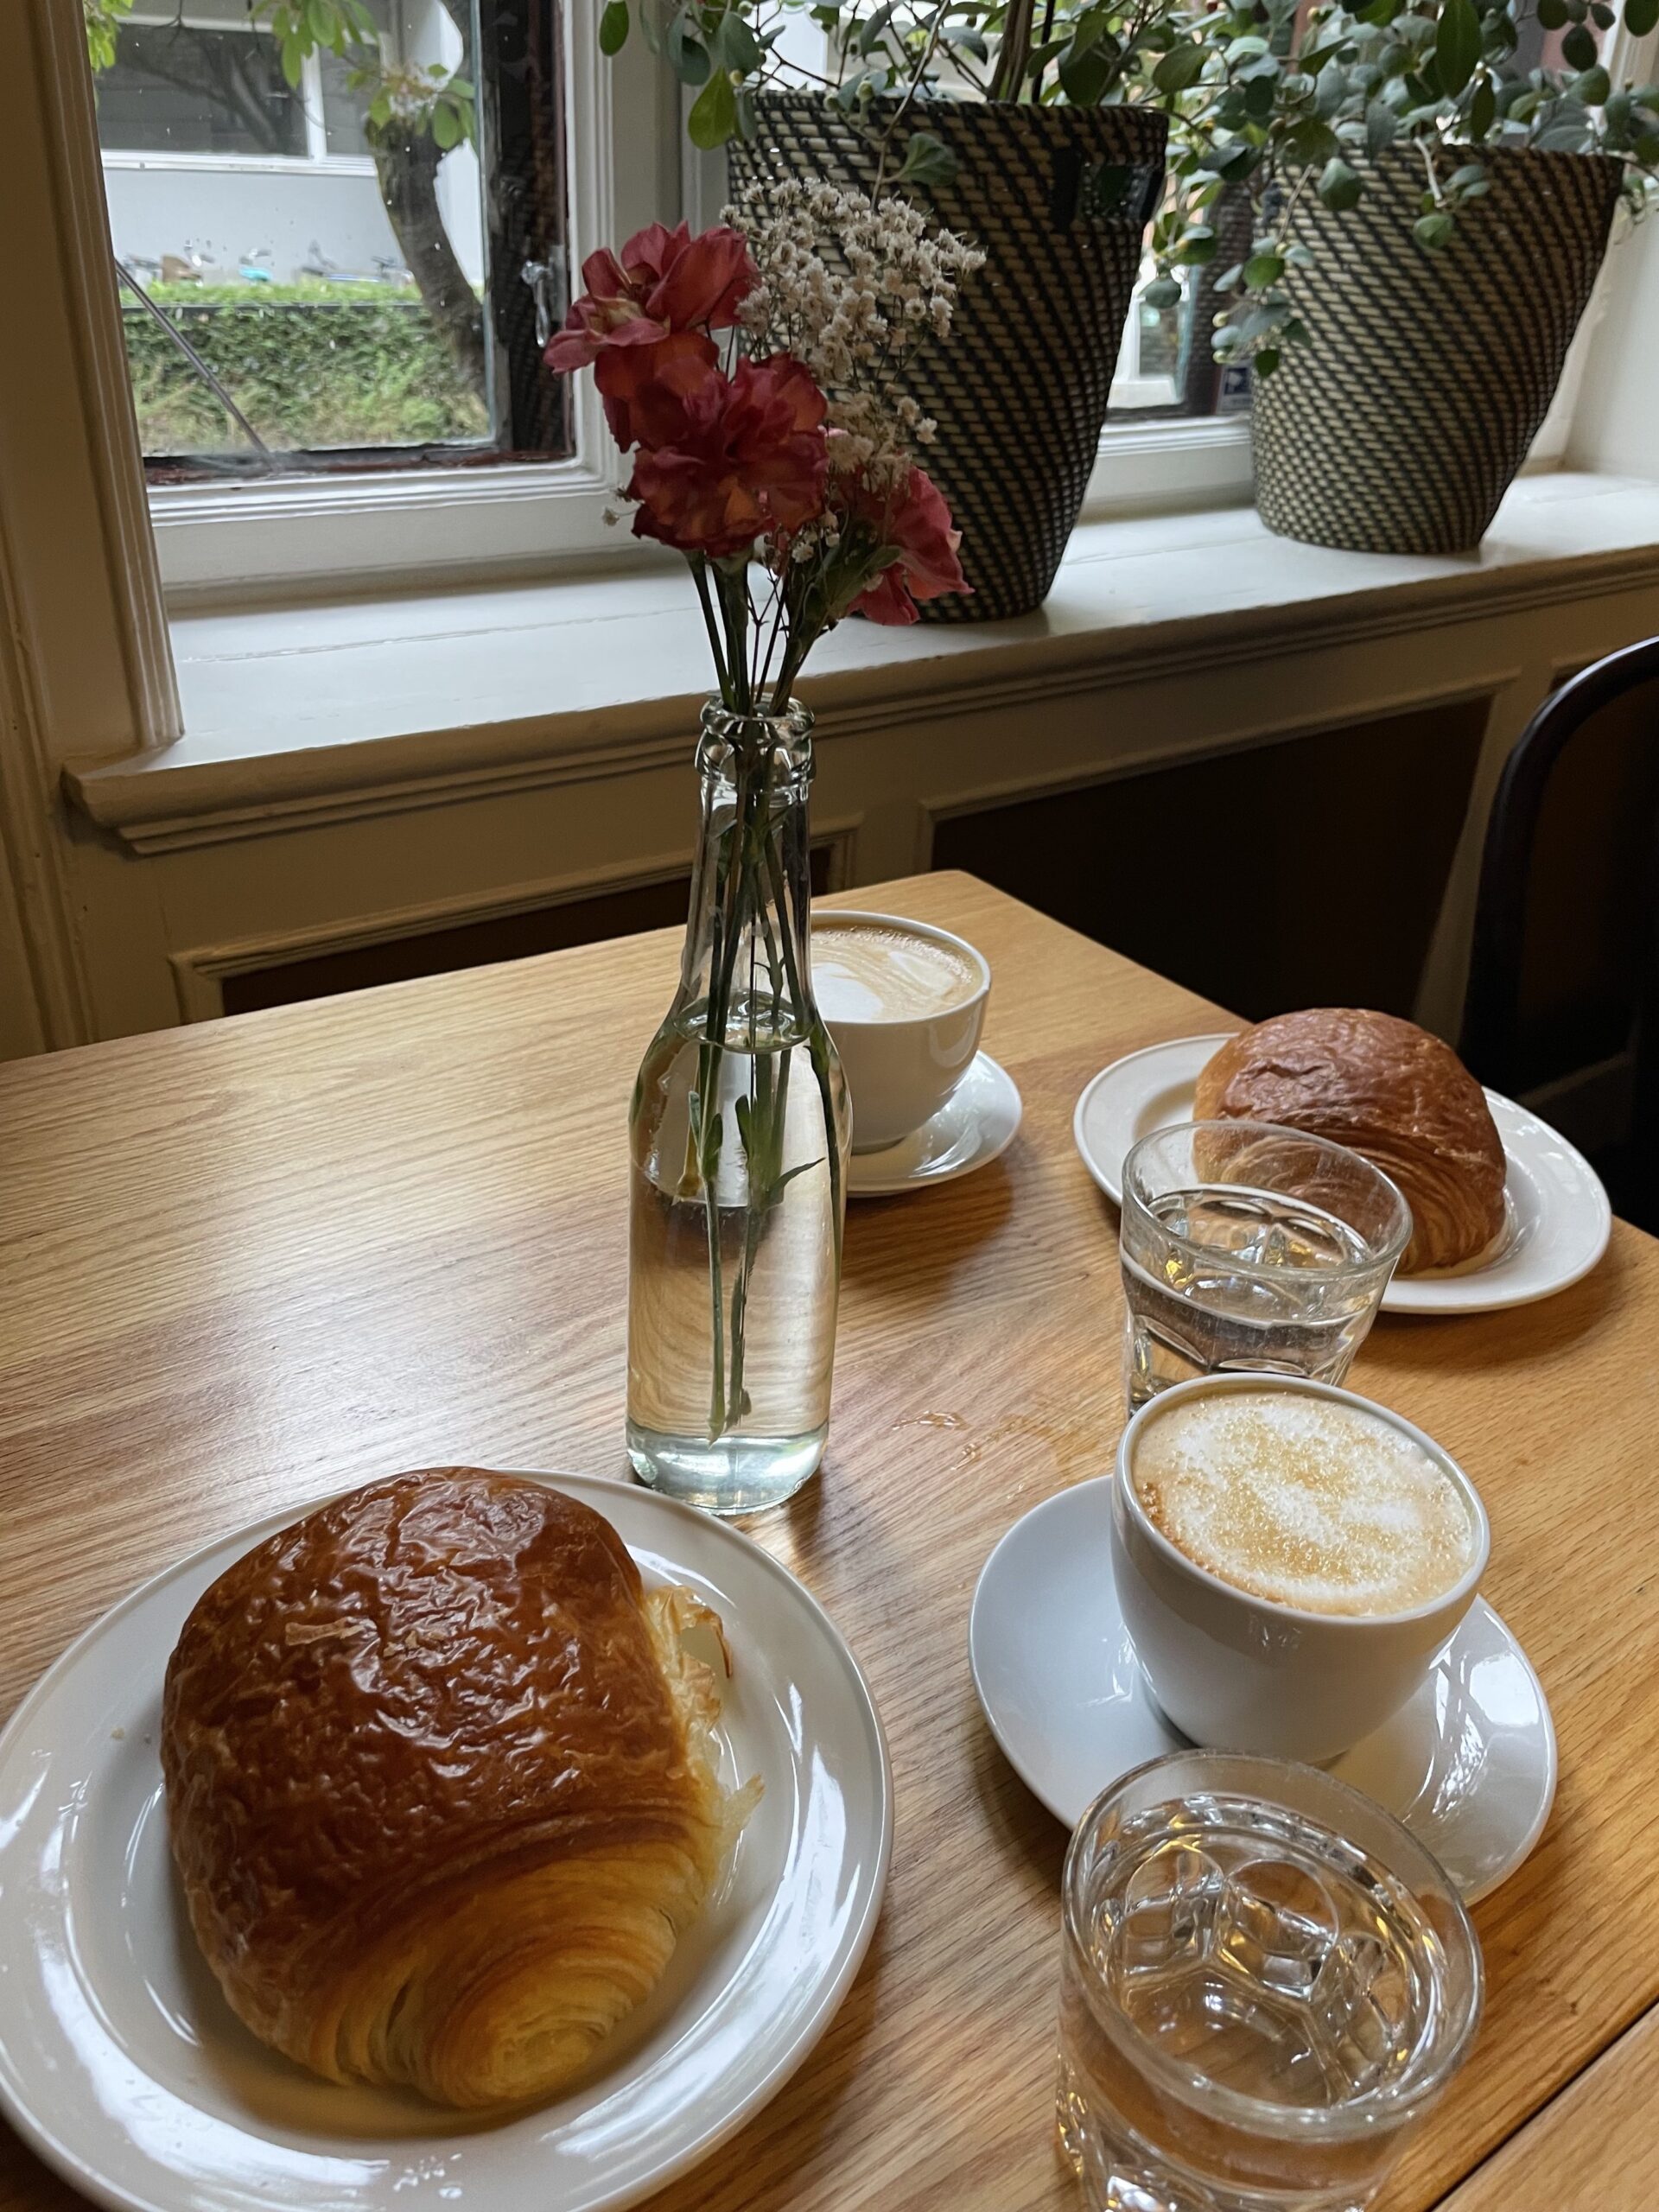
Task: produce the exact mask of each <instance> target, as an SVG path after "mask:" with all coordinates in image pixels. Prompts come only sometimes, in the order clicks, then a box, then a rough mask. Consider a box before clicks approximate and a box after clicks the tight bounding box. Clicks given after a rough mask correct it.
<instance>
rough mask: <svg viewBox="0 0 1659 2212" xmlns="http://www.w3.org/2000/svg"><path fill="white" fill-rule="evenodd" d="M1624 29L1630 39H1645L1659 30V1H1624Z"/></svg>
mask: <svg viewBox="0 0 1659 2212" xmlns="http://www.w3.org/2000/svg"><path fill="white" fill-rule="evenodd" d="M1624 28H1625V29H1626V30H1627V31H1629V33H1630V36H1631V37H1632V38H1646V37H1647V36H1648V35H1649V32H1650V31H1652V30H1654V29H1656V28H1659V0H1624Z"/></svg>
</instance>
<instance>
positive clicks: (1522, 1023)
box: [1459, 638, 1659, 1093]
mask: <svg viewBox="0 0 1659 2212" xmlns="http://www.w3.org/2000/svg"><path fill="white" fill-rule="evenodd" d="M1647 686H1651V687H1652V689H1653V698H1652V704H1651V710H1650V711H1649V708H1648V705H1647V702H1645V701H1638V699H1637V695H1638V694H1639V693H1640V692H1641V691H1642V690H1643V688H1644V687H1647ZM1615 709H1618V710H1622V711H1619V712H1618V713H1614V712H1612V711H1611V710H1615ZM1633 711H1634V712H1635V714H1636V715H1637V728H1636V729H1635V731H1634V732H1632V730H1631V728H1630V716H1631V714H1632V712H1633ZM1597 721H1601V723H1602V732H1597V731H1596V730H1594V729H1592V728H1591V725H1592V724H1594V723H1596V722H1597ZM1614 728H1617V732H1618V741H1619V742H1621V743H1622V744H1624V746H1625V747H1626V748H1627V749H1628V748H1629V747H1630V740H1631V737H1632V735H1634V737H1635V739H1636V741H1637V759H1638V760H1639V761H1640V764H1641V768H1642V771H1643V772H1642V773H1641V774H1640V775H1639V776H1638V777H1637V779H1636V783H1637V785H1639V787H1640V791H1641V817H1640V818H1638V819H1636V820H1630V819H1622V820H1620V821H1619V822H1618V841H1619V843H1620V846H1621V850H1620V852H1619V854H1618V855H1617V856H1615V855H1612V854H1611V853H1610V851H1609V850H1608V849H1606V845H1605V841H1595V840H1592V841H1591V842H1592V845H1593V847H1594V849H1589V850H1584V851H1577V852H1573V853H1572V854H1571V856H1570V859H1571V866H1572V867H1573V868H1575V869H1577V870H1579V871H1580V872H1581V873H1582V876H1583V879H1584V883H1585V887H1586V908H1588V906H1590V905H1591V904H1592V901H1591V899H1590V898H1589V896H1588V893H1589V892H1590V890H1591V889H1592V888H1607V886H1606V884H1605V871H1607V870H1609V869H1611V868H1617V869H1618V882H1617V884H1616V885H1614V886H1612V887H1611V889H1612V890H1614V891H1616V893H1617V894H1618V909H1619V911H1618V929H1617V931H1615V932H1614V934H1615V935H1616V936H1617V937H1619V938H1623V939H1624V942H1623V943H1622V944H1619V945H1618V950H1617V954H1616V963H1617V969H1618V974H1617V978H1616V988H1617V990H1618V997H1619V1000H1620V1009H1619V1010H1620V1013H1621V1014H1622V1015H1623V1016H1624V1032H1623V1034H1622V1035H1621V1037H1620V1039H1619V1040H1618V1041H1619V1043H1620V1044H1621V1045H1622V1044H1624V1043H1626V1042H1628V1039H1629V1033H1630V1023H1631V1022H1632V1021H1636V1022H1637V1023H1638V1024H1639V1028H1640V1032H1641V1042H1640V1046H1639V1050H1640V1051H1641V1052H1642V1055H1643V1058H1644V1059H1645V1060H1646V1061H1648V1062H1649V1064H1650V1066H1651V1064H1652V1063H1653V1062H1655V1060H1656V1058H1659V1035H1656V1033H1655V1032H1656V1027H1659V938H1656V923H1659V880H1656V879H1659V810H1656V805H1655V803H1654V799H1653V797H1652V794H1654V793H1655V792H1656V791H1659V638H1649V639H1647V640H1646V641H1645V642H1644V643H1643V644H1641V645H1627V646H1625V647H1624V649H1623V651H1621V652H1616V653H1610V654H1609V655H1608V656H1607V658H1605V660H1599V661H1597V662H1596V663H1595V664H1593V666H1592V667H1590V668H1586V670H1584V671H1582V673H1581V674H1580V675H1578V676H1575V677H1572V678H1571V679H1570V681H1568V682H1567V683H1564V684H1562V686H1561V688H1560V690H1559V691H1556V692H1555V693H1554V694H1553V696H1551V697H1550V698H1548V699H1547V700H1546V701H1545V702H1544V703H1543V705H1542V706H1541V708H1540V709H1538V712H1537V713H1536V714H1535V715H1534V716H1533V718H1532V720H1531V721H1530V722H1529V724H1528V726H1527V728H1526V729H1525V731H1524V732H1523V733H1522V736H1521V739H1520V741H1519V742H1518V743H1517V744H1516V747H1515V750H1514V751H1513V752H1512V753H1510V757H1509V760H1508V761H1507V762H1506V763H1505V765H1504V769H1503V777H1502V779H1501V780H1500V782H1499V784H1498V787H1497V796H1496V798H1494V800H1493V802H1492V810H1491V818H1490V820H1489V822H1488V823H1487V829H1486V845H1485V851H1484V856H1483V858H1482V861H1481V872H1480V888H1479V893H1478V900H1477V905H1476V911H1475V928H1474V938H1473V943H1472V945H1471V954H1470V965H1469V984H1468V990H1467V993H1466V995H1465V1000H1464V1014H1463V1033H1462V1036H1461V1039H1460V1040H1459V1050H1460V1052H1461V1053H1462V1056H1463V1058H1464V1059H1465V1061H1466V1062H1467V1063H1468V1065H1469V1066H1470V1068H1471V1070H1472V1071H1473V1072H1474V1073H1475V1074H1476V1075H1478V1077H1480V1079H1481V1081H1482V1082H1483V1083H1487V1084H1491V1086H1492V1087H1493V1088H1494V1089H1495V1090H1503V1091H1508V1092H1510V1093H1513V1092H1515V1091H1516V1090H1524V1089H1526V1088H1528V1087H1529V1085H1531V1084H1535V1082H1537V1081H1538V1079H1539V1077H1540V1073H1541V1071H1540V1070H1539V1069H1538V1067H1537V1065H1535V1052H1534V1050H1533V1040H1532V1039H1531V1037H1530V1036H1529V1023H1528V1020H1527V1018H1526V1013H1525V1004H1526V1001H1525V996H1524V993H1523V980H1524V979H1523V970H1524V968H1525V965H1526V962H1525V956H1526V954H1527V951H1528V949H1529V948H1528V938H1529V918H1530V917H1531V915H1532V911H1533V907H1534V905H1535V898H1536V895H1537V891H1538V885H1537V883H1536V880H1535V856H1536V855H1537V853H1538V849H1539V844H1540V828H1541V821H1542V820H1543V817H1544V816H1545V802H1546V798H1547V796H1548V797H1550V798H1551V799H1552V812H1558V811H1560V810H1561V800H1562V798H1563V796H1564V795H1565V794H1567V793H1570V789H1571V787H1570V786H1566V787H1564V786H1562V785H1557V786H1556V788H1555V792H1554V794H1551V791H1550V783H1551V778H1552V776H1553V774H1554V771H1555V769H1556V768H1557V767H1558V766H1560V764H1561V762H1562V758H1563V755H1564V754H1565V753H1567V748H1568V747H1569V746H1570V745H1571V744H1572V743H1573V740H1574V739H1575V738H1577V737H1578V736H1579V735H1580V732H1586V731H1587V732H1588V735H1587V737H1586V746H1587V747H1592V746H1595V745H1596V742H1597V739H1598V736H1599V735H1602V734H1605V733H1609V732H1611V731H1612V730H1613V729H1614ZM1600 749H1601V750H1602V751H1604V752H1605V751H1606V749H1607V747H1605V746H1603V747H1601V748H1600ZM1604 804H1606V805H1613V806H1617V804H1618V795H1617V793H1616V792H1611V791H1610V792H1608V793H1605V794H1604ZM1561 857H1562V856H1561V855H1560V853H1559V850H1558V854H1557V859H1558V864H1559V862H1560V858H1561ZM1555 903H1556V906H1557V909H1558V912H1559V911H1560V910H1561V908H1562V899H1561V895H1560V887H1559V886H1558V887H1556V902H1555ZM1567 911H1568V912H1569V915H1570V908H1569V909H1568V910H1567ZM1604 936H1605V932H1604ZM1533 950H1534V957H1535V959H1536V957H1537V945H1536V942H1535V943H1534V947H1533ZM1601 950H1602V957H1603V959H1604V962H1605V961H1606V960H1607V959H1608V958H1609V955H1610V950H1611V948H1610V947H1609V946H1608V945H1606V944H1605V943H1604V944H1603V945H1602V947H1601ZM1625 963H1629V964H1628V965H1626V964H1625ZM1590 1057H1594V1055H1593V1054H1592V1055H1590ZM1548 1072H1549V1073H1565V1072H1567V1071H1566V1070H1565V1069H1554V1070H1549V1071H1548ZM1638 1084H1639V1087H1643V1088H1645V1086H1641V1085H1640V1078H1639V1077H1638Z"/></svg>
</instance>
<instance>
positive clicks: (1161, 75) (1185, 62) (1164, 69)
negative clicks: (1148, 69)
mask: <svg viewBox="0 0 1659 2212" xmlns="http://www.w3.org/2000/svg"><path fill="white" fill-rule="evenodd" d="M1203 67H1204V48H1202V47H1201V46H1198V45H1197V44H1195V43H1194V42H1193V41H1192V40H1191V39H1183V40H1182V41H1181V42H1180V43H1179V46H1172V47H1171V48H1170V49H1169V52H1168V53H1167V54H1165V55H1164V56H1163V57H1162V59H1161V60H1160V61H1159V63H1158V66H1157V67H1156V68H1155V69H1154V71H1153V73H1152V81H1153V83H1154V85H1156V86H1157V87H1158V89H1159V91H1160V92H1185V90H1186V88H1187V86H1189V85H1190V84H1192V83H1193V82H1194V81H1195V80H1196V79H1197V77H1198V73H1199V71H1200V70H1201V69H1202V68H1203Z"/></svg>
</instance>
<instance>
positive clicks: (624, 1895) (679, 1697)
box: [162, 1468, 759, 2108]
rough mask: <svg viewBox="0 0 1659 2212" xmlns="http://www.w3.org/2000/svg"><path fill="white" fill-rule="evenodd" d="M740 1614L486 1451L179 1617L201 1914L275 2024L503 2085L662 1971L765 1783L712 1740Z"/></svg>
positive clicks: (507, 2089)
mask: <svg viewBox="0 0 1659 2212" xmlns="http://www.w3.org/2000/svg"><path fill="white" fill-rule="evenodd" d="M696 1628H705V1629H708V1630H710V1631H712V1634H713V1637H714V1638H715V1643H716V1644H717V1645H718V1647H719V1649H721V1651H722V1652H723V1650H724V1644H723V1639H721V1630H720V1624H719V1622H718V1620H717V1619H716V1618H715V1616H714V1615H713V1614H712V1613H710V1612H709V1610H708V1609H707V1608H706V1607H705V1606H703V1605H701V1604H700V1603H699V1601H698V1600H697V1599H696V1598H695V1597H693V1596H692V1594H691V1593H690V1592H687V1591H683V1590H676V1589H656V1590H652V1591H650V1592H647V1591H645V1589H644V1588H643V1586H642V1585H641V1582H640V1578H639V1570H638V1568H637V1567H635V1565H634V1562H633V1560H632V1558H631V1556H630V1555H629V1554H628V1552H627V1550H626V1547H625V1546H624V1545H623V1543H622V1541H621V1540H620V1537H619V1536H618V1535H616V1532H615V1530H614V1529H612V1528H611V1526H610V1524H609V1523H608V1522H607V1521H605V1520H604V1519H603V1517H602V1516H601V1515H599V1514H597V1513H594V1511H592V1510H591V1509H589V1508H588V1507H587V1506H585V1505H583V1504H582V1503H579V1502H578V1501H576V1500H575V1499H573V1498H570V1497H565V1496H564V1495H563V1493H561V1492H559V1491H553V1490H550V1489H549V1488H547V1487H546V1486H545V1485H544V1484H539V1483H535V1482H531V1481H529V1480H527V1479H525V1478H521V1477H515V1476H505V1475H493V1474H486V1473H482V1472H480V1471H477V1470H474V1469H467V1468H442V1469H435V1470H432V1471H427V1472H425V1473H421V1474H413V1475H404V1476H399V1477H397V1478H395V1479H394V1480H392V1481H391V1482H387V1483H381V1484H374V1485H372V1486H371V1487H370V1488H368V1489H365V1490H361V1491H355V1492H353V1494H352V1495H351V1496H350V1497H346V1498H341V1499H338V1500H336V1501H335V1502H334V1503H333V1504H331V1505H327V1506H325V1507H323V1508H321V1509H320V1510H318V1511H317V1512H315V1513H313V1514H309V1515H308V1516H306V1517H305V1518H304V1519H303V1520H302V1521H300V1522H296V1524H295V1525H294V1527H292V1528H290V1529H284V1530H283V1531H282V1532H281V1533H280V1534H279V1535H277V1536H274V1537H272V1538H270V1540H269V1541H267V1542H265V1543H264V1544H262V1545H260V1546H258V1547H257V1548H256V1549H255V1550H254V1551H252V1552H250V1553H249V1554H247V1555H246V1557H245V1558H244V1559H242V1560H238V1562H237V1563H236V1565H235V1566H234V1567H231V1568H230V1569H228V1570H227V1572H226V1573H225V1574H224V1575H222V1576H220V1578H219V1580H218V1581H217V1582H216V1583H215V1584H214V1585H213V1587H212V1588H211V1589H210V1590H208V1591H207V1592H206V1594H205V1595H204V1596H203V1598H202V1599H200V1602H199V1604H198V1605H197V1606H196V1607H195V1609H194V1611H193V1612H192V1614H191V1616H190V1618H189V1619H188V1621H187V1622H186V1624H185V1627H184V1630H183V1631H182V1633H181V1637H180V1639H179V1643H178V1646H177V1648H176V1649H175V1652H174V1655H173V1658H172V1661H171V1662H170V1664H169V1666H168V1680H167V1692H166V1698H165V1701H164V1707H163V1717H162V1766H163V1772H164V1775H165V1777H166V1783H167V1797H168V1818H169V1822H170V1826H171V1832H172V1839H173V1848H174V1855H175V1859H176V1862H177V1864H178V1867H179V1871H180V1873H181V1878H182V1880H183V1884H184V1890H185V1895H186V1898H187V1902H188V1908H189V1912H190V1917H191V1923H192V1925H193V1927H194V1930H195V1933H196V1937H197V1940H198V1942H200V1946H201V1948H202V1950H203V1953H204V1954H205V1955H206V1957H207V1961H208V1962H209V1964H210V1965H211V1966H212V1967H213V1972H214V1974H216V1975H217V1977H218V1979H219V1985H220V1986H221V1987H222V1988H223V1990H224V1992H225V1994H226V1998H227V1999H229V2001H230V2003H231V2005H232V2008H233V2009H234V2010H235V2011H236V2012H237V2013H238V2015H239V2017H240V2018H242V2019H243V2020H244V2021H245V2023H246V2024H247V2025H248V2026H249V2027H250V2028H251V2029H252V2030H253V2031H254V2033H255V2034H256V2035H257V2036H259V2037H262V2038H263V2039H264V2041H265V2042H267V2043H268V2044H271V2045H273V2046H274V2047H275V2048H276V2049H277V2050H281V2051H283V2052H285V2053H286V2054H287V2055H288V2056H289V2057H291V2058H294V2059H296V2060H297V2061H299V2063H301V2064H302V2065H305V2066H308V2067H309V2068H311V2069H313V2070H314V2071H315V2072H316V2073H319V2074H321V2075H326V2076H327V2077H328V2078H329V2079H331V2080H334V2081H346V2080H353V2079H355V2080H361V2081H365V2082H378V2083H385V2084H404V2085H407V2086H409V2087H410V2088H415V2089H417V2090H419V2091H420V2092H421V2093H422V2094H424V2095H426V2096H428V2097H430V2098H432V2099H434V2100H435V2101H439V2102H442V2103H444V2104H448V2105H454V2106H457V2107H472V2108H478V2107H490V2106H495V2105H507V2104H513V2103H519V2102H524V2101H529V2100H531V2099H537V2098H543V2097H546V2096H548V2095H550V2094H552V2093H553V2092H554V2091H555V2090H556V2089H557V2088H559V2087H560V2086H561V2085H562V2084H563V2083H565V2082H569V2080H570V2079H571V2078H572V2077H573V2076H574V2075H576V2074H578V2073H580V2072H581V2071H582V2069H583V2068H585V2067H586V2066H587V2065H588V2063H589V2062H590V2061H591V2060H592V2059H593V2057H594V2054H595V2052H596V2051H597V2050H599V2048H600V2047H601V2045H602V2044H603V2043H604V2041H605V2039H606V2038H607V2037H608V2036H609V2035H610V2034H611V2032H612V2031H613V2029H614V2028H615V2027H616V2025H617V2024H618V2023H619V2022H620V2020H622V2019H623V2018H625V2017H626V2015H627V2014H628V2013H629V2012H632V2010H633V2009H634V2008H635V2007H636V2006H637V2005H639V2003H640V2002H641V2001H642V2000H643V1999H645V1997H646V1996H648V1995H649V1994H650V1993H651V1991H652V1989H653V1988H654V1987H655V1986H656V1985H657V1983H658V1980H660V1978H661V1976H662V1974H663V1972H664V1968H665V1967H666V1966H667V1964H668V1961H669V1959H670V1957H671V1955H672V1953H673V1950H674V1948H675V1945H676V1943H677V1941H678V1939H679V1937H680V1936H681V1935H682V1934H683V1932H684V1930H685V1929H687V1928H688V1927H689V1926H690V1923H692V1922H693V1921H694V1920H695V1919H696V1917H697V1916H698V1914H699V1913H700V1912H701V1911H702V1909H703V1907H704V1905H705V1904H706V1903H707V1902H708V1899H709V1894H710V1892H711V1891H712V1890H713V1889H714V1887H715V1885H716V1883H717V1882H718V1880H719V1878H720V1876H721V1870H722V1869H723V1867H724V1866H725V1865H726V1863H727V1861H728V1858H729V1855H730V1853H731V1851H732V1848H733V1847H734V1842H735V1840H736V1837H737V1834H738V1833H739V1832H740V1830H741V1827H742V1825H743V1822H744V1821H745V1820H746V1819H747V1815H748V1813H749V1811H750V1809H751V1808H752V1807H753V1803H754V1802H755V1800H756V1798H757V1797H758V1795H759V1783H750V1784H749V1785H748V1786H747V1788H746V1789H742V1790H739V1791H735V1792H729V1791H728V1790H727V1789H725V1788H723V1786H722V1785H721V1782H720V1779H719V1775H718V1771H717V1768H716V1764H715V1752H714V1745H713V1728H714V1724H715V1719H716V1718H717V1713H718V1700H717V1694H716V1688H715V1677H714V1675H713V1673H712V1672H711V1670H710V1669H709V1668H708V1667H707V1666H705V1665H704V1664H702V1662H700V1661H699V1660H697V1659H695V1658H693V1657H692V1656H690V1654H689V1653H688V1652H687V1651H686V1650H685V1649H684V1643H683V1638H684V1637H685V1635H686V1634H687V1633H688V1632H689V1631H690V1630H694V1629H696Z"/></svg>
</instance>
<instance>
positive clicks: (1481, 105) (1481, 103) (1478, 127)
mask: <svg viewBox="0 0 1659 2212" xmlns="http://www.w3.org/2000/svg"><path fill="white" fill-rule="evenodd" d="M1496 120H1497V93H1496V92H1494V91H1493V89H1492V80H1491V78H1490V77H1483V78H1482V79H1481V80H1480V82H1479V83H1478V85H1477V86H1475V96H1474V98H1473V99H1471V101H1470V103H1469V136H1470V137H1471V138H1472V139H1474V140H1475V141H1476V142H1477V143H1478V142H1479V141H1480V140H1481V139H1483V138H1484V137H1485V136H1486V134H1487V132H1488V131H1489V130H1491V127H1492V124H1493V123H1494V122H1495V121H1496Z"/></svg>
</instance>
